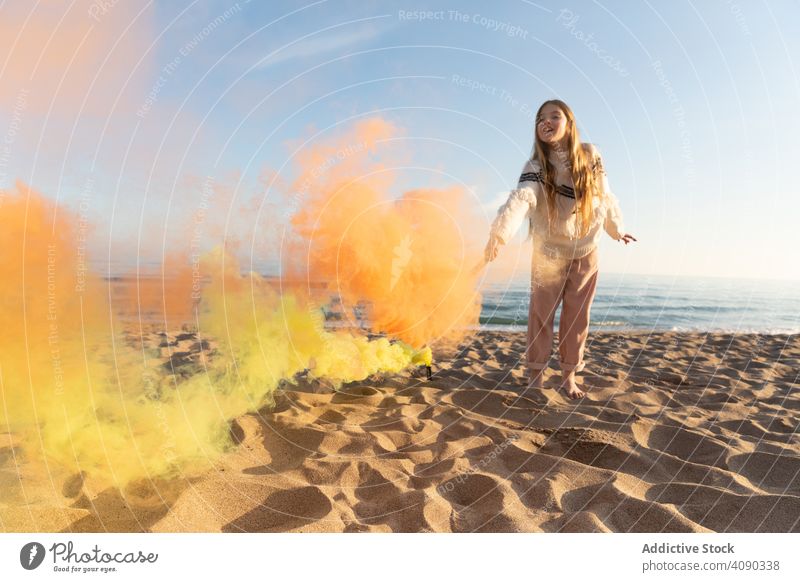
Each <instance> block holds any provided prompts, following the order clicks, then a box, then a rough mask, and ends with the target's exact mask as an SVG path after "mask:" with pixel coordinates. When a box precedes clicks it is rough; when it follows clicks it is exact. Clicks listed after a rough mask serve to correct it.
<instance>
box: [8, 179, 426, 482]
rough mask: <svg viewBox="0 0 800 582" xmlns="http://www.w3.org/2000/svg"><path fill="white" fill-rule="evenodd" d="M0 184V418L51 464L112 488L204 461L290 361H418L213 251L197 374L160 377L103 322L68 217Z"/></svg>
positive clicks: (343, 376) (345, 367) (362, 364)
mask: <svg viewBox="0 0 800 582" xmlns="http://www.w3.org/2000/svg"><path fill="white" fill-rule="evenodd" d="M0 194H1V195H2V202H3V204H2V205H0V221H1V222H2V224H3V225H4V228H3V229H2V234H0V237H2V238H0V242H2V244H3V248H4V253H2V255H0V256H2V259H0V296H2V297H3V301H4V306H3V309H2V310H0V325H2V330H3V331H2V334H0V400H1V401H2V404H3V406H2V409H0V424H2V425H5V426H6V427H7V428H8V429H9V430H10V431H12V432H13V433H14V434H16V435H17V436H18V437H19V438H20V441H21V444H22V446H23V448H24V450H25V453H26V456H27V459H28V460H29V461H34V462H35V461H37V460H41V461H43V462H45V463H47V465H48V469H49V470H50V471H51V473H58V472H62V471H66V472H68V473H78V472H82V473H84V474H86V475H89V476H91V477H94V478H96V479H99V480H101V481H103V482H107V483H111V484H113V485H115V486H118V487H125V486H126V485H127V484H129V483H130V482H132V481H135V480H138V479H142V478H155V477H170V476H175V475H178V474H191V473H194V472H196V471H203V470H207V469H209V468H211V467H213V462H214V461H215V460H216V459H217V458H218V457H219V455H220V454H221V453H223V452H224V451H225V450H226V449H227V448H228V447H229V446H230V445H231V440H230V436H229V426H228V423H229V421H230V420H231V419H233V418H236V417H237V416H240V415H242V414H245V413H247V412H249V411H253V410H257V409H259V408H260V407H262V406H264V405H267V404H270V403H272V401H273V397H274V393H275V391H276V389H277V388H278V386H279V384H280V383H281V381H282V380H288V379H291V378H292V377H293V376H295V375H296V374H297V373H298V372H301V371H304V370H308V371H309V374H310V375H311V376H312V377H315V378H325V379H327V380H329V381H331V382H332V383H334V384H341V383H343V382H349V381H354V380H361V379H364V378H366V377H368V376H369V375H371V374H374V373H376V372H379V371H386V372H398V371H400V370H403V369H405V368H407V367H408V366H409V365H412V364H420V363H425V362H429V360H430V351H429V350H423V351H420V352H417V351H415V350H413V349H412V348H411V347H410V346H408V345H406V344H403V343H401V342H394V343H392V342H390V341H389V340H388V339H386V338H381V339H378V340H375V341H369V340H368V339H367V338H365V337H360V336H358V335H354V334H353V333H352V332H350V331H346V330H342V331H339V332H330V331H326V330H325V329H324V319H323V315H322V312H321V311H320V310H319V308H317V307H316V306H315V305H313V304H311V303H308V302H303V301H300V300H299V299H297V298H296V297H295V296H294V295H292V294H286V293H283V294H281V293H278V291H277V290H276V289H275V288H274V286H273V285H270V283H269V282H268V281H267V280H265V279H264V278H262V277H260V276H259V275H257V274H249V275H247V276H242V275H240V272H239V265H238V264H237V263H236V261H235V260H234V259H233V258H232V257H230V256H227V255H225V254H224V253H222V252H221V251H216V252H214V253H211V254H209V255H208V256H206V257H205V258H204V260H203V263H202V269H201V270H202V273H203V276H204V280H205V283H204V285H203V289H202V300H201V301H200V303H199V305H198V306H197V324H198V328H199V333H200V336H201V337H202V338H214V339H215V340H216V341H217V342H218V348H217V350H216V351H215V352H214V353H206V354H204V356H205V357H204V358H203V361H202V364H203V365H202V367H201V368H200V369H198V372H199V373H197V374H195V375H193V376H190V377H188V378H185V379H182V378H180V377H178V376H172V375H170V373H169V370H167V369H165V368H164V367H163V366H161V365H159V364H160V361H159V360H158V359H157V358H154V357H153V355H152V354H150V355H149V357H148V354H147V350H146V349H145V350H137V349H135V346H133V345H131V344H130V342H128V341H127V340H125V339H124V338H123V337H122V335H121V334H120V333H117V332H116V330H114V329H113V328H112V324H111V323H110V322H111V321H113V310H112V309H111V305H110V304H109V302H108V301H107V300H106V299H105V298H106V297H107V296H108V289H107V285H108V283H107V282H105V281H102V280H100V279H99V278H97V277H96V276H93V275H92V274H91V273H90V272H87V271H86V266H85V265H82V264H81V261H82V260H83V258H82V255H81V254H80V253H79V252H78V251H79V249H80V246H79V244H78V243H79V239H78V236H77V230H76V228H75V225H76V224H77V219H76V217H74V216H72V215H70V214H69V213H68V212H67V211H65V210H63V209H58V212H56V207H55V206H54V205H53V204H52V203H50V202H48V201H47V200H46V199H45V198H44V197H42V196H41V195H39V194H37V193H36V192H34V191H32V190H30V189H28V188H26V187H25V186H23V185H18V186H17V189H16V190H15V191H12V192H2V193H0ZM78 273H80V277H78V275H77V274H78ZM185 283H186V282H185V280H180V279H179V280H178V284H179V285H180V286H183V287H185ZM166 293H167V294H169V293H171V291H170V290H169V289H167V290H166Z"/></svg>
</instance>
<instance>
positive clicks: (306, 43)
mask: <svg viewBox="0 0 800 582" xmlns="http://www.w3.org/2000/svg"><path fill="white" fill-rule="evenodd" d="M378 18H381V17H378ZM386 30H387V28H383V29H378V28H377V27H372V26H370V27H368V28H361V29H359V30H356V31H350V32H336V33H333V34H326V33H325V32H318V33H314V34H311V35H309V36H308V37H307V38H303V37H301V38H299V39H296V40H294V41H291V42H288V43H286V44H285V45H283V47H280V48H278V49H276V50H274V51H273V52H271V53H270V54H268V55H267V56H265V57H264V58H263V59H261V61H259V63H258V65H257V68H260V69H266V68H268V67H272V66H274V65H277V64H279V63H285V62H287V61H291V60H295V59H302V58H308V57H313V56H317V55H321V54H325V53H330V52H335V51H337V50H339V49H342V48H345V47H348V46H352V45H356V44H359V43H362V42H366V41H369V40H372V39H374V38H377V37H378V36H379V35H380V34H382V33H383V32H385V31H386Z"/></svg>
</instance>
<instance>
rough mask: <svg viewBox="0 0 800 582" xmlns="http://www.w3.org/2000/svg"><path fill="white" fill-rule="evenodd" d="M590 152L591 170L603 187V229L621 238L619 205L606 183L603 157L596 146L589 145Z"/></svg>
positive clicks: (606, 176) (614, 237) (615, 238)
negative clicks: (591, 158) (591, 159)
mask: <svg viewBox="0 0 800 582" xmlns="http://www.w3.org/2000/svg"><path fill="white" fill-rule="evenodd" d="M590 147H591V152H592V157H593V163H592V171H593V172H595V175H596V176H597V179H598V180H600V184H601V185H602V189H603V204H604V208H605V209H606V212H605V218H604V220H603V229H604V230H605V231H606V233H608V236H610V237H611V238H613V239H614V240H619V239H621V238H622V233H623V232H624V230H625V227H624V226H623V221H622V210H620V207H619V200H617V197H616V196H615V195H614V192H612V191H611V187H610V186H609V185H608V174H606V170H605V167H604V166H603V158H602V156H601V155H600V151H599V150H598V149H597V146H595V145H591V146H590Z"/></svg>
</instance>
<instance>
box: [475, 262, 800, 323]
mask: <svg viewBox="0 0 800 582" xmlns="http://www.w3.org/2000/svg"><path fill="white" fill-rule="evenodd" d="M482 292H483V299H482V309H481V316H480V329H482V330H487V331H488V330H507V331H524V330H525V329H526V328H527V324H528V305H529V301H530V287H529V283H528V282H527V281H524V280H515V281H510V282H508V283H505V284H492V285H485V286H484V288H483V290H482ZM559 317H560V309H559V310H558V312H557V313H556V319H555V325H556V326H557V325H558V320H559ZM590 330H593V331H700V332H726V333H765V334H793V333H800V281H778V280H753V279H734V278H720V277H686V276H675V277H673V276H666V275H632V274H615V273H601V274H600V276H599V278H598V285H597V293H596V295H595V299H594V303H593V305H592V311H591V323H590Z"/></svg>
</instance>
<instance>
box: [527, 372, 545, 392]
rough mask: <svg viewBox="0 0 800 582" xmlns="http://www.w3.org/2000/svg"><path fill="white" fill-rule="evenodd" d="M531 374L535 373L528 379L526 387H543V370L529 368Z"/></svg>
mask: <svg viewBox="0 0 800 582" xmlns="http://www.w3.org/2000/svg"><path fill="white" fill-rule="evenodd" d="M531 374H536V375H535V376H533V377H532V378H531V379H530V380H528V388H544V370H539V371H538V373H537V371H536V370H531Z"/></svg>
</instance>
